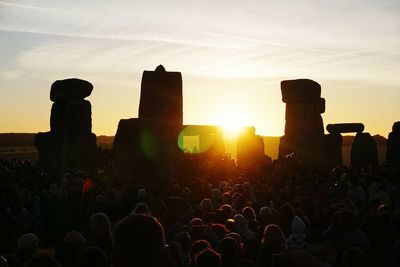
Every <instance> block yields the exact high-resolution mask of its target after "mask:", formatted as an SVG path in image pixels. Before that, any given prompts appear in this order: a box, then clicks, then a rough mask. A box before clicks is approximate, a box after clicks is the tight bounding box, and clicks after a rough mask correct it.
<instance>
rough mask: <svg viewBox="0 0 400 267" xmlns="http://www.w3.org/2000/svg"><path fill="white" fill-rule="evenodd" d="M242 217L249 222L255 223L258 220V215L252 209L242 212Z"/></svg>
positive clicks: (245, 209) (246, 208) (247, 208)
mask: <svg viewBox="0 0 400 267" xmlns="http://www.w3.org/2000/svg"><path fill="white" fill-rule="evenodd" d="M242 215H243V216H244V217H245V218H246V220H248V221H253V220H255V219H256V213H255V212H254V209H253V208H252V207H245V208H244V209H243V210H242Z"/></svg>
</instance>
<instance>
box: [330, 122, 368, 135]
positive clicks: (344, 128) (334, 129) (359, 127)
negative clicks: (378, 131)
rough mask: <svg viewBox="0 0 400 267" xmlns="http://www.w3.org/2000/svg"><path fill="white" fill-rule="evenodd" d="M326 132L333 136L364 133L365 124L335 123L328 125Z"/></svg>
mask: <svg viewBox="0 0 400 267" xmlns="http://www.w3.org/2000/svg"><path fill="white" fill-rule="evenodd" d="M326 130H327V131H328V132H329V133H331V134H336V133H362V132H363V131H364V124H362V123H335V124H328V125H327V126H326Z"/></svg>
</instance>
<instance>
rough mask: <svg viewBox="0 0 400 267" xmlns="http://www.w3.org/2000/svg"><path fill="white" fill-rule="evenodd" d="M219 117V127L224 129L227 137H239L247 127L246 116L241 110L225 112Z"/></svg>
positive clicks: (219, 114) (220, 113)
mask: <svg viewBox="0 0 400 267" xmlns="http://www.w3.org/2000/svg"><path fill="white" fill-rule="evenodd" d="M217 115H218V117H217V125H218V126H221V127H222V130H223V133H224V134H226V135H238V134H240V132H241V131H242V130H243V127H245V126H246V118H245V115H244V113H243V112H241V111H239V110H225V111H221V112H219V113H218V114H217Z"/></svg>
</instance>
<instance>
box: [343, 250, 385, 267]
mask: <svg viewBox="0 0 400 267" xmlns="http://www.w3.org/2000/svg"><path fill="white" fill-rule="evenodd" d="M342 266H343V267H366V266H367V255H365V253H364V252H363V251H362V250H361V249H359V248H356V247H352V248H349V249H347V250H346V251H345V252H344V253H343V256H342ZM382 266H383V265H382Z"/></svg>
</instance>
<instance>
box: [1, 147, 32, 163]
mask: <svg viewBox="0 0 400 267" xmlns="http://www.w3.org/2000/svg"><path fill="white" fill-rule="evenodd" d="M0 158H1V159H7V160H8V159H29V160H30V161H32V162H36V161H37V159H38V153H37V150H36V148H35V147H34V146H12V147H9V146H7V147H0Z"/></svg>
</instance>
